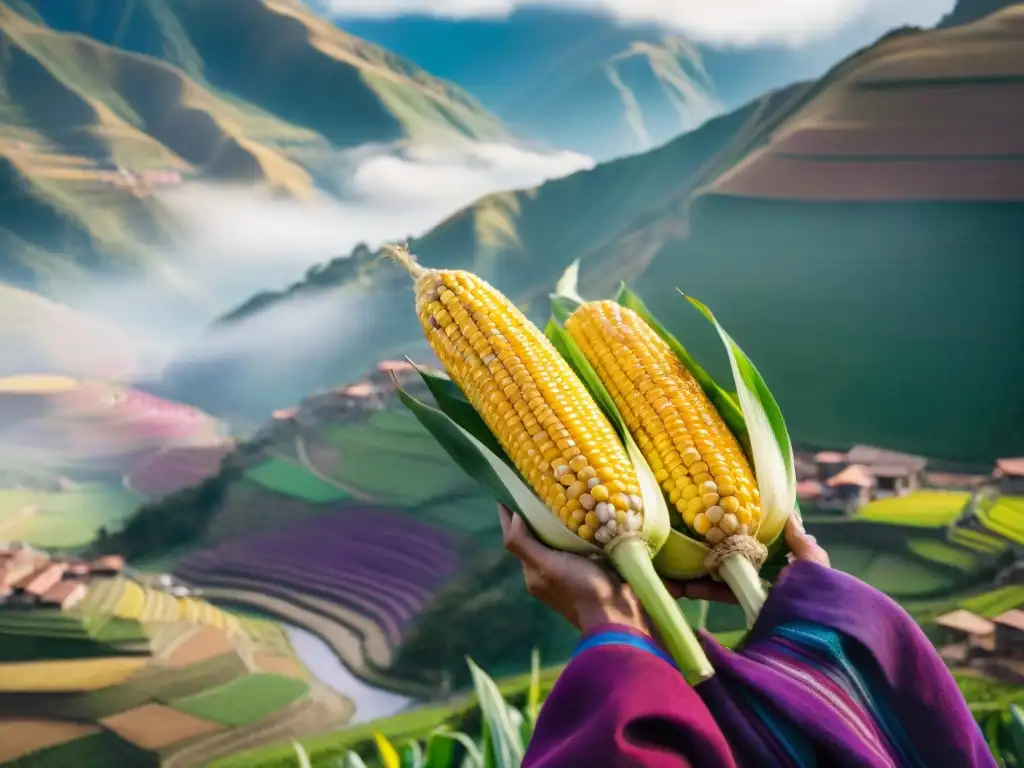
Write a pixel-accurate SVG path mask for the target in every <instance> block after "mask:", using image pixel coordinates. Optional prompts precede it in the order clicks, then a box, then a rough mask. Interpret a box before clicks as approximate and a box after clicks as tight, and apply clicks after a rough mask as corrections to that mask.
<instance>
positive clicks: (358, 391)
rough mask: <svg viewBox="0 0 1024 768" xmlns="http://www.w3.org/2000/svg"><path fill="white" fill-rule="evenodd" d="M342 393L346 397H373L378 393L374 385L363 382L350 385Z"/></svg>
mask: <svg viewBox="0 0 1024 768" xmlns="http://www.w3.org/2000/svg"><path fill="white" fill-rule="evenodd" d="M341 393H342V394H343V395H345V396H346V397H357V398H360V399H361V398H364V397H373V396H374V395H375V394H376V393H377V388H376V387H374V386H373V384H369V383H367V382H362V383H360V384H350V385H348V386H347V387H345V388H344V389H343V390H341Z"/></svg>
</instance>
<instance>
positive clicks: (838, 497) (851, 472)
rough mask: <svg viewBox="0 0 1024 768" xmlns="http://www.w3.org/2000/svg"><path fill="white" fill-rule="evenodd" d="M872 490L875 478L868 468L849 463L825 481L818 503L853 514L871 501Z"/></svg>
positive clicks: (826, 507) (823, 507)
mask: <svg viewBox="0 0 1024 768" xmlns="http://www.w3.org/2000/svg"><path fill="white" fill-rule="evenodd" d="M874 490H875V478H874V476H873V475H872V474H871V472H870V471H869V470H868V468H867V467H865V466H863V465H861V464H851V465H850V466H848V467H846V468H845V469H844V470H842V471H841V472H839V473H838V474H836V475H834V476H832V477H830V478H829V479H828V480H826V481H825V484H824V488H823V492H822V494H821V499H820V501H819V502H818V503H819V505H820V506H821V508H822V509H833V510H839V511H841V512H844V513H846V514H853V513H854V512H856V511H857V510H858V509H860V508H861V507H863V506H864V505H865V504H867V503H868V502H869V501H871V499H872V496H873V493H874Z"/></svg>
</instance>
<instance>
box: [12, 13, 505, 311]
mask: <svg viewBox="0 0 1024 768" xmlns="http://www.w3.org/2000/svg"><path fill="white" fill-rule="evenodd" d="M240 30H244V33H243V34H240V33H239V32H240ZM0 47H2V50H3V52H4V55H3V58H2V63H0V198H2V199H3V200H4V205H3V206H2V208H0V277H2V278H3V279H5V280H6V281H9V282H14V283H16V284H19V285H21V286H22V287H26V288H30V289H35V290H38V291H40V292H42V293H44V294H45V295H50V296H55V295H60V294H61V293H62V291H66V290H67V289H68V287H69V286H71V285H74V284H75V281H81V280H83V279H86V280H87V279H89V278H91V277H97V276H99V275H103V274H139V273H146V274H151V275H152V276H153V277H154V278H155V279H156V281H157V282H158V283H160V284H163V285H164V286H165V287H166V288H168V289H170V290H177V291H186V292H187V290H188V289H187V287H183V286H187V284H188V281H187V280H186V279H184V277H183V276H182V275H180V274H178V273H177V270H178V269H180V268H181V265H178V264H176V263H174V262H173V260H169V259H167V258H161V257H159V256H157V255H155V254H156V252H157V251H159V250H160V249H163V250H164V251H166V250H167V249H168V246H170V245H173V243H174V242H176V238H178V237H179V235H180V233H179V232H178V230H177V227H176V223H175V221H174V220H173V217H172V216H171V214H170V213H169V212H168V210H167V209H166V207H165V206H164V205H162V204H161V203H160V202H159V200H158V199H156V197H154V196H153V195H151V194H148V190H147V189H146V188H140V187H139V185H138V184H132V183H126V181H125V179H124V177H123V175H122V174H120V173H119V172H118V171H117V167H118V166H120V167H123V168H126V169H129V170H130V171H131V172H132V173H134V174H141V173H145V172H150V171H158V172H173V173H178V174H181V175H182V176H183V177H184V178H185V179H189V178H201V179H206V180H211V181H227V182H261V183H265V184H267V185H268V186H269V187H270V188H272V189H273V190H275V191H276V192H277V194H280V195H285V196H290V197H293V198H297V199H300V200H305V199H310V198H312V197H313V196H314V195H315V194H316V182H317V175H318V174H322V173H323V172H324V162H325V157H326V153H328V152H332V151H335V150H339V149H345V148H350V147H354V146H358V145H362V144H365V143H368V142H373V143H379V144H392V143H395V142H405V141H430V142H431V143H435V144H436V143H444V142H446V141H449V142H450V141H453V140H455V139H457V138H460V137H468V138H478V139H493V138H497V137H503V136H505V133H504V131H503V129H502V127H501V126H500V124H499V123H498V121H497V120H496V119H495V118H493V117H492V116H491V115H489V114H488V113H486V111H484V110H483V109H482V108H481V107H480V106H479V105H477V104H476V103H475V102H474V101H472V100H471V99H470V98H469V97H468V96H467V95H466V94H464V93H463V92H462V91H461V90H459V89H458V88H457V87H455V86H453V85H450V84H448V83H444V82H442V81H439V80H436V79H434V78H432V77H430V76H429V75H428V74H426V73H425V72H423V71H421V70H418V69H416V68H415V67H414V66H412V65H411V64H410V63H408V62H406V61H404V60H401V59H398V58H397V57H395V56H393V55H392V54H389V53H388V52H386V51H383V50H381V49H379V48H377V47H375V46H372V45H370V44H368V43H366V42H364V41H361V40H359V39H357V38H354V37H352V36H350V35H347V34H345V33H344V32H341V31H340V30H338V29H336V28H335V27H334V26H333V25H331V24H330V23H329V22H327V21H326V20H323V19H321V18H319V17H317V16H316V15H314V14H313V13H312V12H310V11H309V10H307V9H306V8H305V6H304V5H302V4H300V3H296V2H289V1H287V0H266V2H264V1H263V0H224V2H218V3H204V2H196V1H193V0H148V2H135V0H117V1H115V2H106V1H104V2H92V1H88V2H75V3H52V2H43V1H42V0H39V1H38V2H36V1H35V0H17V2H7V0H4V1H3V2H0ZM189 298H195V297H189Z"/></svg>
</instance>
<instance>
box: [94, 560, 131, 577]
mask: <svg viewBox="0 0 1024 768" xmlns="http://www.w3.org/2000/svg"><path fill="white" fill-rule="evenodd" d="M123 570H124V558H123V557H121V555H104V556H103V557H101V558H99V559H97V560H93V561H92V562H91V563H89V572H90V573H91V574H92V575H93V576H118V575H120V573H121V571H123Z"/></svg>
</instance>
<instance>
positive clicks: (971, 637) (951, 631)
mask: <svg viewBox="0 0 1024 768" xmlns="http://www.w3.org/2000/svg"><path fill="white" fill-rule="evenodd" d="M935 624H936V625H937V626H938V627H939V628H940V629H942V630H943V634H944V635H945V636H946V640H947V643H948V644H947V645H945V646H944V647H943V648H942V650H941V654H942V657H943V658H944V659H945V660H946V661H948V662H951V663H956V664H962V663H964V662H967V661H969V660H970V659H971V658H972V657H973V656H977V655H979V654H989V653H992V652H993V651H995V649H996V625H995V623H994V622H991V621H989V620H988V619H985V618H982V617H981V616H978V615H976V614H974V613H971V612H970V611H967V610H964V609H962V608H961V609H959V610H956V611H951V612H950V613H946V614H943V615H942V616H939V617H938V618H937V619H936V620H935Z"/></svg>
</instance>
